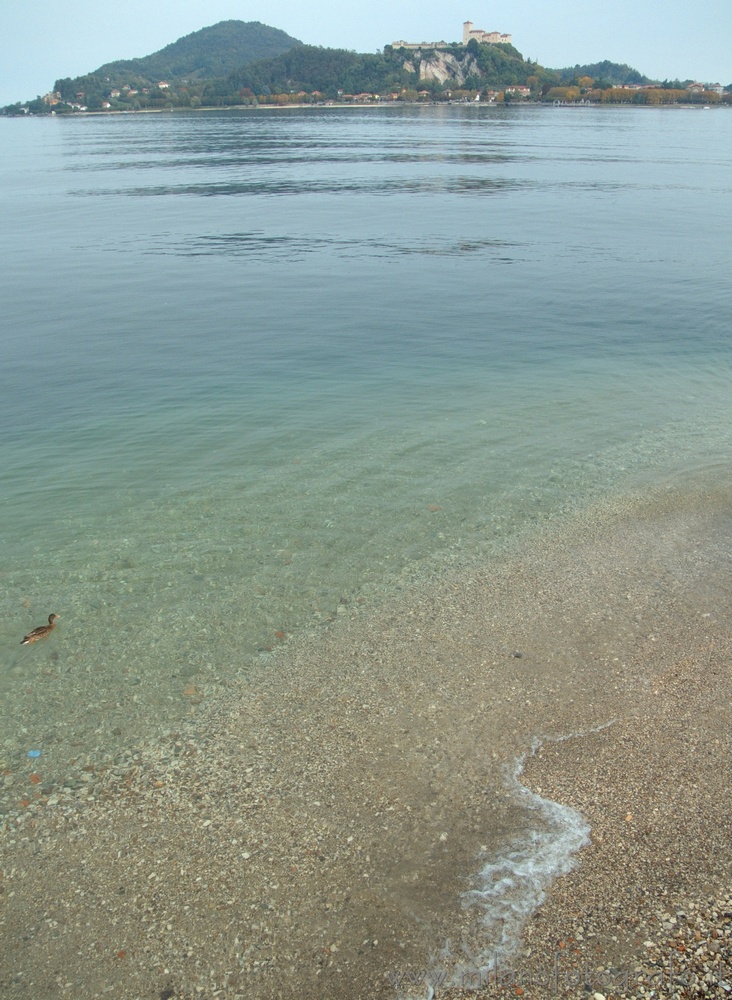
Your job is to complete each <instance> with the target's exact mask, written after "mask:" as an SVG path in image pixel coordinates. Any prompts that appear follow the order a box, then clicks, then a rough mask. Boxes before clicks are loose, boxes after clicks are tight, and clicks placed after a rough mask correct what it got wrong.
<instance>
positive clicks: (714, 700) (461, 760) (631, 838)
mask: <svg viewBox="0 0 732 1000" xmlns="http://www.w3.org/2000/svg"><path fill="white" fill-rule="evenodd" d="M731 526H732V511H731V510H730V507H729V502H728V497H727V496H726V495H723V494H713V493H704V492H703V491H699V492H697V493H695V494H684V495H678V494H676V493H675V492H673V491H668V492H659V493H658V494H656V495H654V496H652V497H651V498H645V499H643V500H640V499H639V500H626V501H623V502H622V503H620V502H618V503H617V504H616V506H615V507H610V506H606V507H605V508H603V509H601V510H599V509H598V510H592V511H588V512H586V513H585V514H583V515H581V516H577V517H576V518H575V519H574V520H573V522H572V523H571V524H570V525H569V527H567V525H564V526H562V527H561V529H560V528H559V527H557V529H556V530H552V529H551V527H549V529H548V530H544V531H543V532H542V534H541V535H537V537H536V538H534V539H533V540H531V541H530V542H527V544H525V545H524V546H523V547H522V549H521V550H520V551H517V552H515V553H514V554H512V555H511V556H510V557H506V558H505V559H504V560H503V561H502V562H501V563H500V564H497V565H495V566H492V567H490V568H489V569H483V570H474V571H471V572H470V573H462V574H460V575H459V576H458V575H454V576H451V577H446V578H440V579H435V580H434V581H427V580H421V581H419V582H416V583H415V584H414V586H413V587H412V588H410V589H409V590H407V591H405V592H403V593H402V594H400V595H398V598H395V599H394V600H393V601H392V602H391V603H390V605H389V606H388V607H379V608H372V607H368V606H366V607H363V606H351V605H344V606H343V609H342V613H340V614H339V615H338V616H337V620H336V621H335V622H334V623H333V624H332V626H331V627H330V628H328V629H327V630H320V631H318V632H313V633H312V634H309V635H303V636H300V637H297V638H295V639H293V640H292V641H290V642H288V643H286V644H284V645H283V646H282V647H281V648H280V649H278V650H277V651H275V652H273V653H272V654H269V655H267V656H264V657H263V658H262V661H263V662H262V665H261V667H260V668H259V670H258V671H257V673H256V675H255V676H253V677H250V678H249V679H247V680H246V681H245V682H242V684H241V685H236V684H233V685H231V686H229V687H228V688H226V690H225V691H224V692H223V693H221V691H220V690H219V692H218V693H217V694H216V695H214V693H213V692H212V691H209V690H207V688H206V686H205V684H203V683H199V681H197V679H196V678H193V679H189V680H188V682H187V686H188V694H187V695H186V696H187V697H189V698H190V697H191V688H195V687H196V684H198V685H199V686H198V688H196V691H195V694H196V697H194V698H193V699H192V700H193V701H194V702H196V703H197V704H195V705H194V706H193V707H194V709H195V714H194V715H193V716H192V717H191V720H190V722H189V723H188V724H186V725H185V726H181V727H180V728H179V729H177V730H176V731H173V732H167V733H166V735H165V736H164V737H163V738H162V739H161V740H160V741H159V742H158V743H157V744H156V745H155V746H146V747H130V748H129V751H127V752H126V753H122V754H120V755H119V758H118V760H117V761H116V762H115V766H114V767H107V768H105V769H103V770H102V769H96V768H94V766H93V765H91V764H90V765H88V770H86V771H84V762H83V761H80V762H79V768H80V771H81V772H82V773H83V774H85V775H86V776H87V777H86V778H85V779H84V782H83V787H82V788H78V787H77V788H73V787H68V788H67V787H65V786H61V787H59V788H56V789H53V790H46V794H43V792H42V790H36V791H35V792H29V793H28V794H27V797H26V798H24V799H23V800H22V802H19V804H18V806H17V808H16V809H15V810H14V812H13V814H12V816H11V817H10V818H7V819H6V822H5V823H4V824H3V829H2V858H3V860H2V881H1V882H0V901H1V904H0V905H1V911H0V912H2V918H1V919H2V923H1V925H0V927H1V930H0V934H1V935H2V949H1V950H0V992H1V993H2V995H3V996H4V997H7V998H13V1000H15V998H18V1000H21V998H23V1000H25V998H29V1000H30V998H33V1000H46V998H52V997H54V998H55V997H89V998H91V997H103V996H107V995H114V996H116V997H117V998H119V1000H133V998H173V997H175V998H193V997H204V998H209V997H211V998H213V997H225V998H235V997H242V998H243V997H246V998H248V1000H249V998H274V997H282V998H285V997H293V998H294V997H298V998H302V1000H309V998H316V997H320V998H341V1000H350V998H354V1000H355V998H382V997H397V996H429V995H430V994H431V991H432V990H434V993H435V995H437V996H449V995H453V996H457V995H460V990H459V989H457V988H455V987H456V986H459V983H460V981H461V980H460V978H459V977H460V976H465V974H466V971H467V972H468V973H469V972H471V970H472V974H473V978H472V980H469V979H468V980H464V981H465V982H466V983H468V984H469V985H472V986H482V988H483V992H485V993H486V995H499V994H500V992H501V991H503V992H505V994H506V995H512V996H515V995H517V990H518V989H521V990H523V995H525V996H536V997H543V996H544V995H547V996H548V995H556V993H557V992H558V988H557V987H558V985H559V987H560V989H559V992H565V993H566V994H567V995H585V994H586V993H587V992H590V994H591V993H592V991H595V992H599V993H602V994H603V995H610V993H611V992H612V990H606V989H603V988H602V982H601V980H600V979H598V980H597V983H595V981H594V980H593V979H590V980H588V976H587V974H584V979H583V980H582V981H581V982H580V981H579V978H578V976H577V975H576V974H575V975H574V978H573V976H572V975H569V973H570V971H571V970H576V969H578V968H582V964H583V963H585V964H586V963H590V966H591V968H592V969H599V970H602V969H605V970H607V969H608V968H609V967H612V968H613V969H614V970H616V972H617V971H618V970H620V971H622V970H629V969H633V970H635V971H636V972H637V971H638V970H640V971H641V972H643V970H644V969H645V970H647V969H648V967H649V964H648V963H649V962H651V961H656V962H659V961H665V956H666V955H667V947H668V946H667V940H666V939H668V940H672V939H674V935H677V932H678V934H681V933H682V932H683V933H686V930H687V929H688V928H691V930H690V931H689V933H690V934H691V935H692V938H693V935H694V934H695V933H697V930H695V928H696V925H695V924H694V920H695V919H696V917H694V914H695V913H696V914H701V913H702V911H703V912H704V913H707V910H708V909H709V905H710V904H709V903H708V900H709V899H711V898H714V899H716V900H721V901H722V903H723V902H724V900H725V899H726V900H729V898H730V895H732V851H731V850H730V843H731V842H732V839H731V836H730V835H731V834H732V821H731V820H730V817H731V816H732V792H731V791H730V780H729V775H730V769H729V761H730V750H731V749H732V746H731V745H732V726H731V725H730V722H731V716H732V709H731V708H730V705H732V699H731V698H730V693H731V690H730V689H731V688H732V684H731V678H730V667H729V664H730V653H731V651H732V649H731V647H732V635H731V633H730V629H729V610H730V601H729V579H730V575H729V569H730V548H729V537H730V527H731ZM181 696H183V692H182V693H181ZM536 738H539V739H540V740H541V744H540V745H539V746H538V749H537V750H536V753H534V754H533V755H532V748H533V747H536V746H537V744H536V743H535V742H534V741H535V740H536ZM521 755H527V756H526V760H525V766H524V772H523V775H522V781H523V782H524V784H525V785H526V786H527V787H528V788H530V789H532V790H533V791H535V792H536V793H538V794H539V795H541V796H542V797H544V798H545V799H550V800H553V801H556V802H560V803H562V804H564V805H567V806H571V807H573V808H574V809H576V810H579V812H580V813H581V814H582V815H583V816H584V817H585V819H586V820H587V822H588V823H589V825H590V827H591V837H590V842H589V843H588V844H587V846H585V847H584V848H583V849H582V850H581V851H580V852H579V854H578V856H577V859H576V860H577V862H578V863H577V866H576V868H575V869H574V870H573V871H572V872H570V873H569V874H568V875H565V876H564V877H562V878H560V879H559V880H557V881H556V882H554V884H553V885H551V887H550V888H549V891H548V893H547V895H546V898H545V899H544V901H543V903H542V904H541V905H540V907H539V909H538V910H537V912H535V913H534V914H533V915H532V916H531V917H530V918H529V920H528V923H527V925H526V926H525V928H524V930H523V934H522V937H521V940H520V941H518V942H516V950H515V952H514V954H513V957H512V958H511V959H510V960H508V959H507V960H506V961H507V963H508V964H507V965H502V968H506V969H508V968H510V967H512V968H514V969H515V970H523V979H524V981H523V984H522V985H520V986H518V987H517V984H516V982H515V981H509V980H505V981H504V983H503V985H500V984H499V986H500V988H499V986H497V985H496V984H495V983H494V982H492V981H490V980H489V978H488V976H487V973H485V972H483V973H481V971H480V970H481V968H483V969H484V970H485V968H488V966H487V965H486V963H487V962H489V958H488V956H490V954H491V948H492V947H493V946H494V945H495V944H496V942H497V938H496V935H497V934H498V929H497V928H496V926H495V924H491V922H490V921H488V922H486V918H487V915H486V912H485V909H484V908H483V907H481V906H480V905H475V906H470V907H464V906H463V905H462V901H463V898H464V894H465V893H466V892H467V891H469V890H470V889H474V888H476V886H477V885H478V884H479V879H478V873H479V871H480V869H481V867H482V866H483V865H484V864H485V863H486V862H490V860H491V859H492V858H493V857H495V855H496V852H499V851H500V850H501V849H502V847H503V846H505V843H506V841H507V839H510V837H511V836H512V835H513V832H514V831H516V830H525V829H529V828H530V827H531V824H532V823H536V822H537V821H538V819H537V817H536V816H534V815H532V812H531V809H530V808H529V807H528V806H527V804H526V802H524V801H523V800H521V799H520V798H516V796H515V795H514V794H513V793H512V792H511V789H510V787H509V785H507V775H508V774H509V773H510V772H511V770H512V768H514V767H515V764H516V760H517V758H520V757H521ZM32 767H33V765H32V764H31V763H29V765H28V772H29V774H30V772H31V771H32ZM10 777H12V778H13V780H14V781H16V780H17V787H18V788H19V796H20V795H21V794H24V795H25V794H26V793H25V792H22V791H21V790H20V789H25V788H32V786H31V785H29V784H28V780H29V775H24V776H17V775H11V776H10ZM21 778H22V779H23V780H21ZM14 787H15V786H14ZM692 906H693V907H697V908H698V909H691V907H692ZM723 911H724V906H722V909H721V910H720V911H719V912H720V914H722V913H723ZM715 912H716V911H715ZM680 913H684V914H685V916H684V917H683V918H681V917H680V916H678V914H680ZM700 919H702V921H704V920H706V921H707V923H706V924H704V927H706V926H707V924H710V920H711V924H710V926H711V925H714V927H716V926H717V925H719V926H720V927H722V924H723V922H724V918H723V916H718V917H714V918H708V917H707V916H705V917H703V918H701V917H700ZM701 926H702V925H701V924H700V927H701ZM727 928H728V933H729V920H727ZM698 933H699V934H700V937H699V938H697V939H695V940H696V941H697V942H698V941H701V940H702V935H701V931H700V930H699V931H698ZM705 933H706V932H705ZM710 935H711V930H710V931H709V933H708V934H707V936H706V937H705V938H704V940H705V941H706V940H707V939H709V941H710V942H711V944H713V943H714V942H717V943H718V944H719V947H718V948H716V950H715V949H712V950H711V951H710V954H712V955H718V956H719V959H720V961H722V962H724V961H726V957H728V955H729V936H728V937H727V938H726V939H725V938H724V936H723V930H722V932H720V937H719V938H715V939H713V940H712V938H711V936H710ZM676 940H677V943H678V941H680V940H681V938H680V937H677V939H676ZM725 940H726V945H725V944H724V942H725ZM711 944H710V948H711ZM724 948H727V952H726V953H725V951H724ZM677 953H678V954H681V952H680V951H678V949H677ZM557 956H560V957H559V959H558V958H557ZM502 961H503V960H502ZM553 963H554V964H553ZM557 963H559V964H557ZM730 965H732V962H730ZM550 967H553V968H560V969H561V977H562V978H561V981H560V979H559V978H558V975H559V974H558V975H557V976H555V980H554V982H553V983H549V984H547V982H546V981H545V980H542V982H538V980H539V979H541V977H540V976H539V975H538V972H539V971H543V970H546V969H547V968H550ZM657 967H658V966H657ZM456 970H462V971H456ZM728 972H729V976H728V978H729V979H730V982H732V968H730V969H728ZM476 975H477V977H478V978H477V979H476V978H475V977H476ZM481 975H483V976H484V978H483V981H482V982H481V980H480V977H481ZM532 976H533V978H532ZM494 978H495V977H494ZM718 978H719V977H718ZM451 980H452V983H453V988H452V990H451V991H448V989H447V985H448V983H449V982H450V981H451ZM640 981H641V980H638V979H637V978H636V980H634V982H640ZM588 982H589V983H590V989H589V990H588V987H587V983H588ZM710 983H711V980H710ZM678 988H680V987H678ZM633 989H635V990H636V992H635V993H634V992H633ZM633 989H631V991H630V992H627V995H643V993H642V991H641V988H640V987H637V988H636V987H633ZM643 989H645V986H644V987H643ZM715 990H716V991H717V992H715ZM720 990H721V991H722V992H720ZM616 992H617V993H618V995H620V993H621V992H622V990H620V989H618V990H617V991H616ZM656 995H658V993H657V994H656ZM661 995H665V994H663V993H662V994H661ZM677 995H703V994H702V992H699V993H694V994H691V993H689V994H683V993H677ZM705 995H710V996H716V995H726V994H725V992H724V987H719V986H718V985H717V984H716V981H715V982H714V983H712V984H711V985H710V986H709V991H708V992H707V993H706V994H705Z"/></svg>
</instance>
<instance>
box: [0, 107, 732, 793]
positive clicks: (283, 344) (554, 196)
mask: <svg viewBox="0 0 732 1000" xmlns="http://www.w3.org/2000/svg"><path fill="white" fill-rule="evenodd" d="M0 125H1V131H2V152H0V165H1V170H2V183H1V184H0V198H1V199H2V217H3V226H2V232H1V234H0V247H1V251H0V252H1V253H2V272H3V300H4V307H3V323H2V334H1V338H2V339H1V343H2V365H1V367H0V427H1V428H2V434H1V435H0V455H1V463H0V468H1V469H2V489H1V495H2V520H1V522H0V552H1V553H2V590H1V591H0V602H1V605H2V616H1V617H0V718H2V731H1V732H0V764H1V765H3V766H5V767H6V768H12V767H14V766H16V765H17V763H18V761H20V760H22V759H23V758H24V757H25V754H26V752H27V750H28V749H31V748H40V749H42V750H43V752H44V754H45V759H46V761H47V763H48V766H49V767H51V768H52V767H53V764H54V760H55V761H56V765H57V767H58V768H59V769H60V772H61V771H62V770H63V767H64V766H65V760H66V758H67V757H68V756H69V755H70V754H72V753H73V754H74V755H76V756H77V757H78V756H80V755H81V756H83V755H84V754H91V753H105V752H110V753H111V752H113V751H114V749H115V748H116V747H117V746H119V745H123V744H124V745H129V744H130V743H132V742H134V741H135V740H139V739H147V738H153V739H154V738H155V736H156V734H157V733H159V732H160V731H162V730H164V729H168V728H170V727H173V726H175V725H176V724H177V723H178V721H179V720H180V718H181V717H182V716H183V715H185V714H186V713H188V712H190V711H191V705H190V699H189V698H188V697H186V696H185V695H183V694H182V691H183V689H184V688H185V686H186V685H188V684H190V683H191V681H194V682H195V683H197V684H198V685H199V686H204V685H206V684H209V685H215V684H218V683H225V682H226V681H227V680H228V679H230V678H232V677H233V676H235V675H237V674H238V673H240V672H241V671H246V670H247V669H248V668H250V667H251V664H252V662H253V661H254V660H261V657H262V656H266V655H267V650H268V649H270V648H272V647H273V646H277V645H278V644H279V643H282V642H283V641H287V636H288V635H289V634H293V633H297V632H298V631H300V630H302V629H311V628H313V627H322V624H323V623H324V622H325V623H327V621H328V620H330V619H332V618H333V617H334V616H336V615H337V614H338V612H339V608H340V609H341V610H342V609H343V608H344V607H347V606H348V605H351V606H353V605H354V604H356V603H358V602H361V603H362V604H363V603H365V604H367V605H369V606H374V605H378V603H379V602H383V601H388V600H389V596H390V595H391V594H394V593H395V592H396V591H397V590H398V588H400V587H402V586H403V585H404V584H405V582H406V581H409V580H412V579H415V578H425V577H426V576H428V575H429V574H434V573H440V572H442V571H444V569H446V568H450V569H459V568H460V567H461V566H468V565H471V564H475V563H477V562H484V561H485V560H487V559H490V558H491V557H492V555H494V554H495V553H497V552H499V551H502V550H503V549H504V548H505V547H506V546H507V545H511V544H513V542H514V541H515V540H516V539H518V538H521V537H522V536H524V535H525V534H526V532H529V531H536V530H541V526H542V524H544V523H547V522H549V521H552V522H555V521H556V519H557V518H560V517H561V516H562V515H563V514H564V513H567V512H571V511H573V510H576V509H578V508H581V507H582V505H584V504H586V503H588V502H590V501H591V500H593V499H596V498H598V497H600V498H602V497H604V496H607V495H610V494H621V495H622V494H623V493H624V492H633V491H636V492H637V491H639V490H640V491H642V490H643V489H645V488H649V487H655V486H658V485H659V484H662V485H663V484H666V483H667V484H669V485H670V486H674V487H675V488H678V487H679V486H680V485H682V484H683V483H684V482H687V481H694V482H696V483H698V482H699V481H707V480H708V482H709V484H710V487H714V488H718V487H719V486H725V485H727V484H728V483H729V465H728V460H729V453H730V428H732V405H731V402H730V388H729V376H730V360H731V353H732V352H731V351H730V338H729V329H730V306H731V305H732V292H731V291H730V282H729V267H730V236H729V234H730V233H731V232H732V170H731V169H730V167H731V166H732V116H731V115H730V114H728V113H725V111H724V110H723V109H720V110H713V111H711V112H704V111H702V110H697V109H694V110H684V111H682V110H678V111H669V110H667V109H663V110H658V111H654V110H643V111H641V110H637V109H597V110H592V109H510V110H501V109H493V108H490V109H489V108H474V107H454V108H428V107H425V108H393V109H392V108H388V109H387V108H383V109H358V110H353V111H351V110H341V109H323V110H294V109H289V110H285V111H274V110H272V111H256V112H251V111H248V112H236V111H231V112H225V113H224V112H222V113H216V112H207V113H200V114H190V115H187V114H180V115H137V116H132V115H130V116H115V117H111V116H110V117H97V118H91V117H90V118H81V117H80V118H73V119H68V120H62V119H45V120H26V121H15V120H11V121H6V122H3V123H0ZM52 611H53V612H57V613H59V614H60V615H61V616H62V620H61V622H60V624H59V627H58V629H57V632H56V633H55V634H54V636H53V637H52V638H51V639H50V640H48V642H46V643H45V644H40V645H36V646H31V647H23V648H21V646H20V645H19V641H20V639H21V637H22V636H23V634H24V632H25V631H27V630H28V629H29V628H31V627H33V626H35V625H39V624H41V623H42V622H44V621H45V619H46V617H47V615H48V614H49V613H50V612H52ZM283 637H284V638H283ZM9 804H12V803H11V802H10V800H8V801H7V802H6V803H5V806H7V805H9Z"/></svg>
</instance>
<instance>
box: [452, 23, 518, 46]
mask: <svg viewBox="0 0 732 1000" xmlns="http://www.w3.org/2000/svg"><path fill="white" fill-rule="evenodd" d="M471 38H474V39H475V40H476V42H481V43H483V44H485V45H510V44H511V35H502V34H501V33H500V32H499V31H483V30H481V29H480V28H474V27H473V22H472V21H465V22H464V24H463V45H467V44H468V42H469V41H470V39H471Z"/></svg>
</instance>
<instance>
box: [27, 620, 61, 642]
mask: <svg viewBox="0 0 732 1000" xmlns="http://www.w3.org/2000/svg"><path fill="white" fill-rule="evenodd" d="M60 617H61V616H60V615H49V616H48V625H39V626H38V628H34V629H33V631H32V632H29V633H28V635H26V636H24V637H23V639H22V640H21V643H20V644H21V646H27V645H28V643H29V642H38V640H39V639H45V638H46V636H49V635H50V634H51V632H53V630H54V629H55V628H56V619H57V618H60Z"/></svg>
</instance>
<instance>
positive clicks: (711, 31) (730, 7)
mask: <svg viewBox="0 0 732 1000" xmlns="http://www.w3.org/2000/svg"><path fill="white" fill-rule="evenodd" d="M229 18H236V19H238V20H241V21H262V22H263V23H264V24H268V25H270V26H271V27H273V28H281V29H282V30H283V31H286V32H287V33H288V34H290V35H293V36H294V37H295V38H299V39H300V40H301V41H303V42H307V43H309V44H312V45H324V46H328V47H334V48H346V49H353V50H355V51H357V52H376V51H377V50H379V49H381V48H383V46H384V45H385V44H388V43H389V42H392V41H395V40H396V39H404V40H406V41H418V42H421V41H443V40H444V41H447V42H451V41H459V40H460V39H461V35H462V23H463V21H465V20H471V21H473V24H474V26H475V27H476V28H482V29H484V30H485V31H501V32H506V33H510V34H512V35H513V43H514V45H515V46H516V48H517V49H518V50H519V51H520V52H521V53H522V54H523V55H524V56H525V57H527V58H532V59H536V60H538V61H539V62H540V63H541V64H542V65H544V66H549V67H553V68H559V67H564V66H574V65H575V64H576V63H592V62H598V61H600V60H601V59H610V60H612V61H613V62H619V63H628V64H629V65H631V66H633V67H634V68H635V69H637V70H640V72H641V73H645V74H646V76H650V77H652V78H654V79H661V80H663V79H666V78H668V79H675V78H677V77H678V78H679V79H682V80H684V79H689V78H693V79H696V80H700V81H701V82H704V83H721V84H723V85H725V86H726V85H727V84H730V83H732V2H730V0H705V2H704V3H703V4H702V5H701V6H700V7H692V6H690V5H689V4H688V3H682V2H681V0H612V2H610V3H604V4H601V3H588V2H587V0H552V2H549V0H521V2H520V3H513V4H509V3H506V2H502V3H497V4H486V3H478V2H477V0H470V2H468V3H466V2H465V0H463V2H461V3H460V4H455V3H453V2H452V0H447V2H445V0H440V2H438V0H419V2H415V0H397V2H395V0H369V2H368V3H364V2H363V0H341V2H340V3H339V4H328V5H327V12H326V6H325V5H323V6H322V7H320V6H319V5H318V4H317V3H315V4H314V3H302V2H301V0H298V2H296V0H272V2H271V3H269V4H264V5H263V4H261V3H256V4H255V3H252V2H251V0H206V3H201V2H200V0H176V2H175V3H168V2H165V0H162V2H160V0H158V2H155V0H124V3H118V4H105V3H100V2H99V0H67V2H66V3H62V4H59V3H58V2H57V0H25V2H24V3H17V2H13V0H8V2H7V3H6V5H5V9H4V11H3V15H2V20H1V21H0V105H3V104H9V103H13V102H15V101H20V100H28V99H30V98H33V97H35V96H36V95H37V94H44V93H46V92H47V91H48V90H50V89H51V87H52V86H53V83H54V81H55V80H56V79H58V78H59V77H65V76H71V77H74V76H80V75H81V74H82V73H88V72H91V71H92V70H94V69H96V68H97V67H98V66H101V65H102V64H103V63H105V62H110V61H112V60H114V59H130V58H134V57H136V56H146V55H150V53H152V52H155V51H157V50H158V49H161V48H163V46H165V45H167V44H168V43H169V42H174V41H175V40H176V39H177V38H180V37H181V36H182V35H187V34H189V33H190V32H191V31H197V30H198V29H199V28H204V27H206V26H207V25H210V24H215V23H216V22H217V21H223V20H227V19H229Z"/></svg>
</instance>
